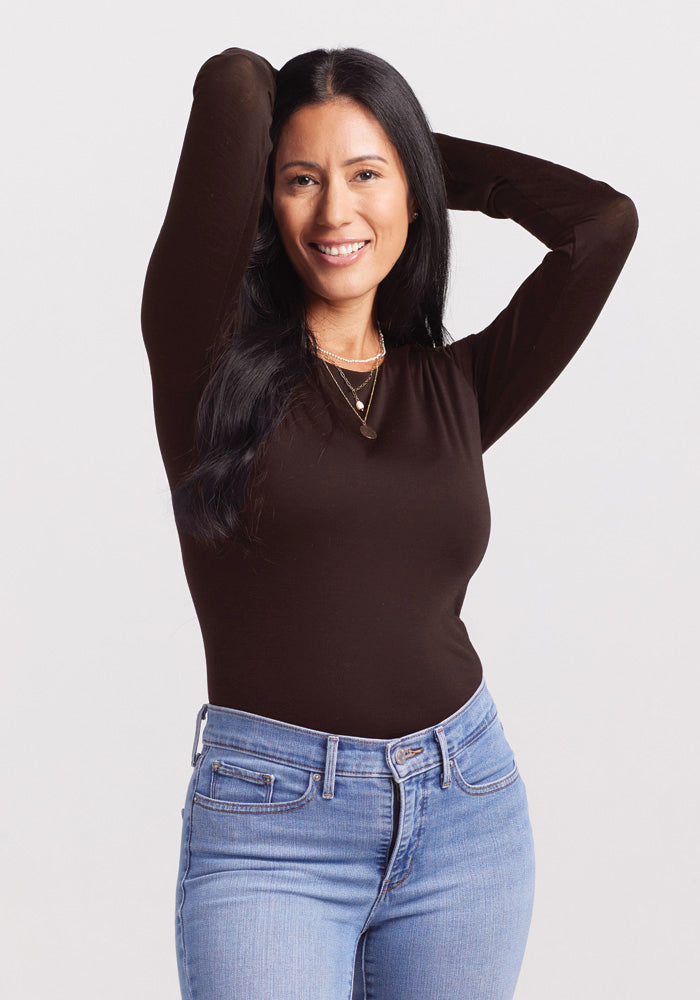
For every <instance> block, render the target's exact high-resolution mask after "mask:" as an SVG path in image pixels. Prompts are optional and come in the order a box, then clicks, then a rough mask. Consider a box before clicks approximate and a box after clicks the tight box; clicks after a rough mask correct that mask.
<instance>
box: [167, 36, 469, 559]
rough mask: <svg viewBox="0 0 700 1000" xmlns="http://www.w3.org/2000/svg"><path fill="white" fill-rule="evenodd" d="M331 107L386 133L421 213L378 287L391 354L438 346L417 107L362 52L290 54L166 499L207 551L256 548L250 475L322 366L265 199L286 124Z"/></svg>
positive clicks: (431, 146) (434, 222) (441, 217)
mask: <svg viewBox="0 0 700 1000" xmlns="http://www.w3.org/2000/svg"><path fill="white" fill-rule="evenodd" d="M337 98H351V99H352V100H355V101H357V102H358V103H359V104H362V105H364V106H365V107H366V108H367V109H368V110H369V111H370V112H371V113H372V114H373V115H374V117H375V118H376V119H377V121H378V122H379V124H380V125H381V126H382V127H383V129H384V131H385V132H386V134H387V136H388V138H389V140H390V141H391V142H392V143H393V145H394V147H395V148H396V151H397V153H398V155H399V158H400V159H401V161H402V164H403V167H404V171H405V174H406V178H407V181H408V185H409V189H410V193H411V194H412V195H413V197H414V198H415V201H416V206H417V209H418V212H419V216H418V219H417V220H416V221H415V222H413V223H412V224H411V225H410V226H409V229H408V237H407V240H406V245H405V247H404V249H403V252H402V253H401V256H400V257H399V259H398V260H397V262H396V263H395V265H394V267H393V268H392V270H391V271H390V272H389V274H388V275H387V276H386V277H385V278H384V280H383V281H382V282H381V283H380V285H379V286H378V288H377V294H376V298H375V302H374V316H375V319H376V320H377V321H378V322H379V323H380V324H381V328H382V332H383V334H384V339H385V342H386V345H387V348H388V349H390V348H392V347H400V346H401V345H403V344H408V343H414V344H419V345H422V346H423V347H426V348H429V347H436V346H441V345H442V344H443V343H444V332H445V331H444V326H443V310H444V305H445V296H446V291H447V277H448V270H449V223H448V217H447V207H446V195H445V182H444V177H443V171H442V163H441V157H440V153H439V150H438V147H437V144H436V142H435V140H434V138H433V135H432V132H431V130H430V126H429V124H428V121H427V119H426V116H425V113H424V112H423V109H422V108H421V106H420V104H419V102H418V100H417V98H416V96H415V94H414V93H413V90H412V89H411V87H410V86H409V85H408V83H407V82H406V80H405V79H404V78H403V77H402V76H401V74H400V73H399V72H398V71H397V70H396V69H394V67H393V66H391V65H390V64H389V63H388V62H386V61H385V60H384V59H381V58H380V57H379V56H376V55H373V54H372V53H370V52H366V51H364V50H363V49H356V48H342V49H331V50H326V49H316V50H314V51H312V52H305V53H303V54H301V55H298V56H295V57H294V58H293V59H290V60H289V62H287V63H286V64H285V65H284V66H283V67H282V69H281V70H280V71H279V73H278V74H277V85H276V95H275V102H274V108H273V115H272V123H271V126H270V137H271V140H272V144H273V148H272V153H271V155H270V158H269V161H268V165H267V171H266V176H265V187H264V197H263V204H262V208H261V212H260V220H259V226H258V233H257V237H256V240H255V244H254V247H253V250H252V253H251V257H250V260H249V264H248V268H247V271H246V274H245V276H244V279H243V281H242V284H241V288H240V292H239V296H238V300H237V302H236V305H235V308H234V310H233V311H232V313H231V314H230V315H229V316H228V317H227V318H226V319H225V321H224V324H223V327H222V331H221V343H222V345H223V346H222V348H221V350H220V351H219V353H218V357H217V360H216V361H215V362H214V364H213V365H212V374H211V377H210V379H209V381H208V383H207V385H206V386H205V389H204V392H203V394H202V397H201V400H200V403H199V407H198V411H197V459H196V463H195V465H194V466H193V468H192V469H191V471H190V472H189V473H188V474H187V476H186V478H185V479H184V480H183V481H181V482H180V483H179V484H178V485H177V487H176V488H175V489H174V490H173V493H172V499H173V508H174V513H175V518H176V521H177V524H178V527H179V528H180V529H181V530H183V531H184V532H186V533H187V534H190V535H193V536H195V537H196V538H197V539H199V540H200V541H202V542H204V543H209V544H212V545H213V546H214V547H217V546H218V544H219V543H225V542H226V541H227V540H230V539H231V538H232V537H233V536H234V535H235V534H238V536H239V537H240V538H241V540H242V541H244V542H245V543H246V544H250V543H253V542H254V541H256V538H255V535H254V532H253V531H252V529H251V524H250V523H248V521H249V519H248V518H247V517H244V514H243V511H244V508H245V509H246V510H248V502H249V500H250V493H251V492H253V487H257V485H259V479H258V478H257V477H256V476H253V475H252V473H253V467H254V464H255V459H256V456H257V455H258V453H259V452H261V450H262V447H263V446H264V444H265V442H266V441H267V440H268V438H269V436H270V434H271V433H272V431H273V430H274V429H275V427H276V426H277V425H278V423H279V422H280V420H281V419H282V418H283V416H284V414H285V412H286V410H287V407H288V405H289V403H290V399H291V396H292V394H293V390H294V388H295V386H297V385H298V384H300V383H301V382H302V381H303V380H304V379H305V378H306V377H307V376H308V375H309V374H310V372H311V369H312V366H313V365H315V364H318V359H317V356H316V352H315V347H316V341H315V338H314V336H313V331H311V330H310V328H309V327H308V324H307V320H306V313H305V307H304V295H303V287H302V284H301V280H300V279H299V277H298V276H297V274H296V272H295V271H294V269H293V267H292V265H291V263H290V261H289V258H288V257H287V254H286V251H285V249H284V247H283V245H282V241H281V238H280V235H279V232H278V229H277V224H276V221H275V217H274V214H273V202H272V195H273V189H274V176H275V156H276V151H277V146H278V143H279V140H280V136H281V133H282V129H283V128H284V125H285V124H286V122H287V121H288V120H289V118H290V117H291V116H292V115H293V114H294V112H295V111H298V110H299V109H300V108H302V107H305V106H306V105H309V104H322V103H324V102H327V101H332V100H334V99H337ZM256 503H257V501H256ZM255 506H256V504H255V503H254V504H253V505H252V506H251V507H250V510H253V508H254V507H255ZM256 509H257V508H256Z"/></svg>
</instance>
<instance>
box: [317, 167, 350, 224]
mask: <svg viewBox="0 0 700 1000" xmlns="http://www.w3.org/2000/svg"><path fill="white" fill-rule="evenodd" d="M316 221H317V222H318V224H319V225H321V226H325V227H326V228H328V229H339V228H340V227H341V226H345V225H347V224H348V223H349V222H351V221H352V195H351V194H350V192H349V191H348V188H347V184H346V183H345V179H344V178H342V177H338V178H334V177H331V178H329V179H328V180H327V182H326V183H325V185H324V186H323V188H322V190H321V193H320V197H319V199H318V201H317V208H316Z"/></svg>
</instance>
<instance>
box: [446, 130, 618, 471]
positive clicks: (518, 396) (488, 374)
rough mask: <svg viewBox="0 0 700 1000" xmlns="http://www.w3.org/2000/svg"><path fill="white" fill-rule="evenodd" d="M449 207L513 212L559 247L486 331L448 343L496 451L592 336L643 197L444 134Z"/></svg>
mask: <svg viewBox="0 0 700 1000" xmlns="http://www.w3.org/2000/svg"><path fill="white" fill-rule="evenodd" d="M435 139H436V141H437V144H438V147H439V149H440V153H441V155H442V159H443V172H444V175H445V183H446V188H447V204H448V207H449V208H452V209H463V210H464V209H466V210H471V211H480V212H483V213H484V214H485V215H489V216H491V217H492V218H494V219H506V218H507V219H512V220H513V221H514V222H517V223H518V224H519V225H521V226H523V227H524V228H525V229H527V230H528V232H530V233H532V235H533V236H536V237H537V239H538V240H541V241H542V243H544V244H545V245H546V246H547V247H549V250H550V252H549V253H547V254H546V255H545V257H544V259H543V261H542V263H541V264H540V265H539V266H538V267H537V268H536V269H535V270H534V271H533V272H532V274H530V275H529V277H528V278H526V279H525V281H524V282H523V283H522V285H521V286H520V287H519V288H518V290H517V291H516V293H515V295H514V296H513V298H512V299H511V301H510V302H509V304H508V305H507V306H506V307H505V309H503V310H502V311H501V312H500V313H499V315H498V316H497V317H496V318H495V319H494V320H493V322H492V323H490V324H489V326H487V327H486V328H485V329H484V330H482V331H481V332H480V333H474V334H471V335H470V336H468V337H464V338H462V339H461V340H458V341H456V342H454V343H453V344H449V345H447V346H446V347H445V348H444V350H445V351H446V352H447V353H448V354H451V355H452V357H453V358H454V360H455V361H456V363H457V364H458V365H459V366H460V368H461V369H462V371H463V372H464V374H465V375H466V377H467V378H468V380H469V381H470V382H471V384H472V385H473V387H474V391H475V394H476V397H477V399H478V403H479V417H480V423H481V443H482V451H486V449H487V448H489V447H490V446H491V445H492V444H493V443H494V442H495V441H497V440H498V438H499V437H501V435H502V434H504V433H505V432H506V431H507V430H508V429H509V428H510V427H512V425H513V424H514V423H515V422H516V421H517V420H519V419H520V417H521V416H523V414H525V413H526V412H527V411H528V410H529V409H530V407H531V406H532V405H533V404H534V403H535V402H536V401H537V400H538V399H539V398H540V396H542V394H543V393H544V392H545V391H546V390H547V389H548V388H549V386H550V385H551V384H552V382H554V380H555V379H556V378H557V376H558V375H559V374H560V372H561V371H562V370H563V369H564V368H565V366H566V365H567V364H568V363H569V361H570V360H571V358H572V357H573V355H574V354H575V353H576V351H577V350H578V348H579V347H580V346H581V344H582V343H583V341H584V339H585V337H586V335H587V334H588V332H589V331H590V329H591V327H592V326H593V324H594V323H595V321H596V319H597V317H598V315H599V313H600V311H601V309H602V308H603V305H604V304H605V301H606V299H607V298H608V296H609V294H610V292H611V290H612V288H613V286H614V284H615V282H616V281H617V278H618V276H619V274H620V271H621V270H622V267H623V265H624V263H625V261H626V259H627V257H628V255H629V252H630V250H631V249H632V245H633V244H634V241H635V238H636V235H637V228H638V217H637V210H636V208H635V205H634V202H633V201H632V200H631V198H629V197H628V196H627V195H625V194H620V192H619V191H616V190H615V189H614V188H612V187H610V185H608V184H605V183H604V182H603V181H598V180H592V179H591V178H590V177H586V176H585V175H584V174H581V173H578V172H577V171H575V170H571V169H569V168H568V167H563V166H559V165H558V164H555V163H550V162H549V161H548V160H542V159H539V158H538V157H535V156H528V155H527V154H525V153H518V152H515V151H514V150H509V149H504V148H502V147H500V146H491V145H488V144H486V143H481V142H475V141H472V140H469V139H458V138H454V137H452V136H447V135H442V134H439V133H437V134H436V135H435Z"/></svg>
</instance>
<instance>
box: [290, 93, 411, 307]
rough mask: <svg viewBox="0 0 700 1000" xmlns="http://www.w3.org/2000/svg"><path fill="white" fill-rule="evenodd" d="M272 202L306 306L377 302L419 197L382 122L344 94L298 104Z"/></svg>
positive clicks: (405, 234) (398, 254)
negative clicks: (414, 194) (412, 191)
mask: <svg viewBox="0 0 700 1000" xmlns="http://www.w3.org/2000/svg"><path fill="white" fill-rule="evenodd" d="M273 206H274V214H275V219H276V220H277V226H278V229H279V232H280V236H281V238H282V243H283V244H284V248H285V250H286V251H287V254H288V256H289V259H290V261H291V263H292V265H293V267H294V270H295V271H296V272H297V274H298V275H299V277H300V278H301V280H302V282H303V284H304V286H305V287H306V291H307V303H308V304H309V305H311V306H313V302H314V299H321V300H323V301H324V302H325V303H328V304H330V305H349V304H351V303H358V302H359V301H360V300H363V299H364V300H366V301H369V302H373V301H374V296H375V293H376V290H377V286H378V285H379V283H380V281H382V279H383V278H385V277H386V275H387V274H388V273H389V271H390V270H391V269H392V267H393V266H394V264H395V263H396V261H397V260H398V258H399V257H400V256H401V252H402V251H403V248H404V246H405V244H406V237H407V235H408V226H409V221H410V219H411V214H412V212H413V210H414V201H413V198H412V197H411V194H410V192H409V188H408V182H407V180H406V175H405V173H404V169H403V164H402V163H401V160H400V158H399V155H398V153H397V152H396V149H395V147H394V146H393V144H392V143H391V142H390V140H389V138H388V136H387V134H386V132H385V131H384V129H383V128H382V126H381V125H380V124H379V122H378V121H377V119H376V118H375V117H374V115H373V114H372V113H371V112H370V111H368V110H367V108H365V107H364V105H362V104H358V103H357V102H356V101H353V100H351V99H349V98H339V99H334V100H332V101H329V102H327V103H325V104H315V105H307V106H306V107H303V108H300V109H299V111H297V112H295V113H294V114H293V115H292V116H291V117H290V118H289V120H288V121H287V123H286V125H285V126H284V128H283V130H282V134H281V136H280V141H279V144H278V147H277V155H276V158H275V181H274V197H273Z"/></svg>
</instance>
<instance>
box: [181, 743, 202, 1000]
mask: <svg viewBox="0 0 700 1000" xmlns="http://www.w3.org/2000/svg"><path fill="white" fill-rule="evenodd" d="M203 760H204V754H203V753H202V754H200V755H199V757H198V759H197V762H196V764H195V772H194V779H193V780H194V788H195V789H196V787H197V780H198V777H199V771H200V769H201V766H202V761H203ZM196 794H197V793H196V792H194V793H193V795H192V800H191V801H190V812H189V826H188V830H187V864H186V866H185V871H184V873H183V875H182V879H181V880H180V892H181V894H182V896H181V899H180V906H179V907H178V911H177V922H178V930H179V933H180V946H181V948H182V965H183V968H184V970H185V980H186V982H187V989H188V990H189V994H190V998H191V1000H194V993H193V991H192V982H191V980H190V970H189V965H188V961H187V946H186V945H185V925H184V920H183V917H182V911H183V909H184V906H185V896H186V892H187V890H186V888H185V882H186V881H187V876H188V875H189V872H190V864H191V862H192V849H191V844H192V814H193V811H194V798H195V795H196Z"/></svg>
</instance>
